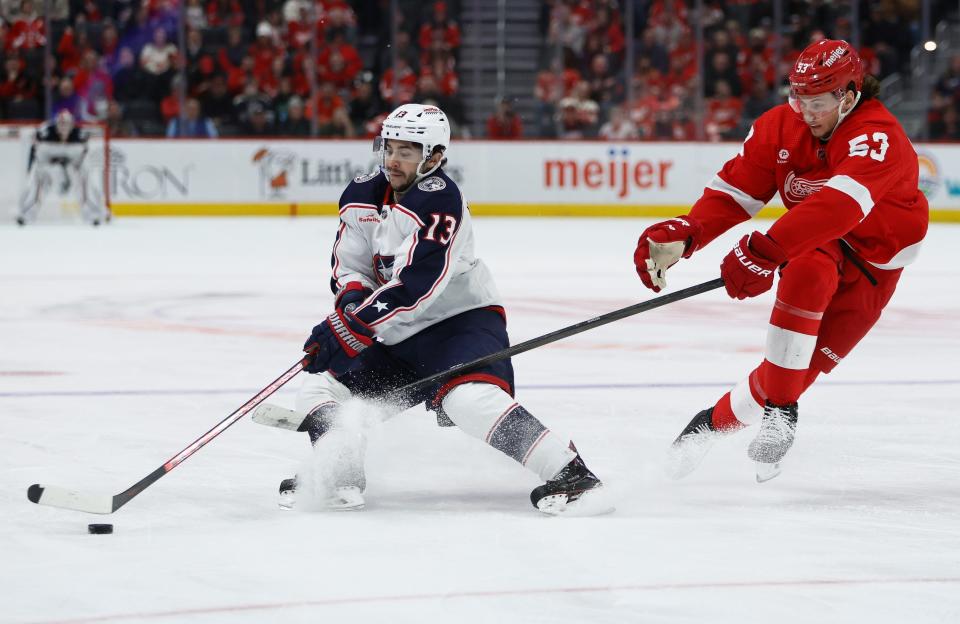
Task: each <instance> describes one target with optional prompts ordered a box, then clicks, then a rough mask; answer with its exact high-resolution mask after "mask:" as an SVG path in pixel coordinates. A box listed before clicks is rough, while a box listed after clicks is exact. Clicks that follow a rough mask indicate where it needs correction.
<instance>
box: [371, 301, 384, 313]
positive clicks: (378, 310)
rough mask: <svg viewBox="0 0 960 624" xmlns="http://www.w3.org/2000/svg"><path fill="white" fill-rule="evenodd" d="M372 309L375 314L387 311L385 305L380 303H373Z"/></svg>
mask: <svg viewBox="0 0 960 624" xmlns="http://www.w3.org/2000/svg"><path fill="white" fill-rule="evenodd" d="M373 307H375V308H376V309H377V312H383V311H384V310H386V309H387V304H386V303H383V302H382V301H375V302H374V303H373Z"/></svg>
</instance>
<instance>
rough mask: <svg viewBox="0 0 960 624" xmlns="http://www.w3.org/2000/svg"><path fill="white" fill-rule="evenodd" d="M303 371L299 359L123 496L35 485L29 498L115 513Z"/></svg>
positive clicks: (80, 509)
mask: <svg viewBox="0 0 960 624" xmlns="http://www.w3.org/2000/svg"><path fill="white" fill-rule="evenodd" d="M301 370H303V360H297V363H296V364H294V365H293V366H291V367H290V368H288V369H287V371H286V372H285V373H283V374H282V375H280V376H279V377H277V378H276V379H274V380H273V381H271V382H270V383H269V384H268V385H267V386H266V387H265V388H264V389H263V390H261V391H260V392H258V393H257V394H255V395H254V396H253V398H251V399H250V400H249V401H247V402H246V403H244V404H243V405H241V406H240V407H239V408H237V409H236V410H235V411H234V412H233V413H232V414H230V415H229V416H227V417H226V418H224V419H223V420H221V421H220V422H219V423H217V424H216V425H214V427H213V428H212V429H211V430H210V431H208V432H206V433H205V434H203V435H202V436H200V437H199V438H197V439H196V440H194V441H193V442H191V443H190V444H189V446H187V448H185V449H183V450H182V451H180V452H179V453H177V454H176V455H174V456H173V457H171V458H170V459H169V460H168V461H167V463H165V464H163V465H162V466H160V467H159V468H157V469H156V470H154V471H153V472H151V473H150V474H148V475H147V476H145V477H144V478H142V479H140V480H139V481H137V482H136V483H134V484H133V485H132V486H130V487H129V488H127V489H126V490H124V491H123V492H120V493H119V494H116V495H114V496H110V495H107V494H86V493H83V492H76V491H74V490H67V489H65V488H61V487H57V486H55V485H40V484H39V483H35V484H33V485H31V486H30V487H29V488H28V489H27V498H29V499H30V502H32V503H37V504H39V505H50V506H51V507H60V508H62V509H73V510H75V511H85V512H87V513H98V514H110V513H113V512H115V511H116V510H118V509H120V508H121V507H123V506H124V505H126V504H127V503H129V502H130V501H131V500H132V499H133V497H134V496H136V495H137V494H139V493H140V492H142V491H144V490H145V489H147V488H148V487H150V486H151V485H152V484H153V483H154V482H155V481H157V480H158V479H159V478H160V477H162V476H163V475H165V474H167V473H168V472H170V471H171V470H173V469H174V468H176V467H177V466H179V465H180V464H182V463H183V462H184V461H186V459H187V458H188V457H190V456H191V455H193V454H194V453H196V452H197V451H199V450H200V449H201V448H203V446H204V445H205V444H206V443H207V442H209V441H210V440H212V439H214V438H215V437H217V436H218V435H220V434H221V433H223V432H224V431H226V430H227V428H228V427H230V425H232V424H233V423H235V422H237V421H238V420H240V419H241V418H243V417H244V416H245V415H247V414H248V413H249V412H250V410H252V409H253V408H255V407H256V406H257V405H259V404H260V403H262V402H263V401H264V399H266V398H267V397H268V396H270V395H271V394H273V393H274V392H276V391H277V390H279V389H280V387H281V386H283V385H284V384H285V383H287V382H288V381H290V380H291V379H293V378H294V377H296V376H297V373H299V372H300V371H301Z"/></svg>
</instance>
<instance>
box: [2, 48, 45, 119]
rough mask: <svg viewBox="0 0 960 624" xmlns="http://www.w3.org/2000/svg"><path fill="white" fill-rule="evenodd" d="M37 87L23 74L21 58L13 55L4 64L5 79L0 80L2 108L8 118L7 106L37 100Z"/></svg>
mask: <svg viewBox="0 0 960 624" xmlns="http://www.w3.org/2000/svg"><path fill="white" fill-rule="evenodd" d="M36 97H37V85H36V83H34V81H33V80H31V79H30V77H29V76H27V75H26V74H24V72H23V61H22V60H21V59H20V57H18V56H15V55H11V56H8V57H7V58H6V59H5V60H4V62H3V77H2V79H0V106H2V111H3V114H4V116H6V114H7V113H6V109H7V105H8V104H9V103H10V102H17V101H23V100H30V99H35V98H36Z"/></svg>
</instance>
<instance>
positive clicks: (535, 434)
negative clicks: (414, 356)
mask: <svg viewBox="0 0 960 624" xmlns="http://www.w3.org/2000/svg"><path fill="white" fill-rule="evenodd" d="M443 411H444V412H446V414H447V416H449V417H450V420H452V421H453V422H454V423H456V424H457V426H458V427H460V428H461V429H462V430H464V431H466V432H467V433H469V434H470V435H472V436H473V437H475V438H479V439H481V440H483V441H484V442H486V443H487V444H489V445H490V446H492V447H493V448H495V449H497V450H498V451H500V452H502V453H503V454H505V455H508V456H510V457H512V458H513V459H515V460H517V461H518V462H520V463H521V464H523V465H524V466H526V467H527V468H528V469H530V470H531V471H533V472H534V473H536V474H537V475H539V476H540V478H541V479H543V480H544V481H548V480H550V479H552V478H553V477H555V476H556V475H557V473H558V472H560V470H561V469H562V468H563V467H564V466H566V465H567V464H568V463H569V462H570V460H572V459H573V458H574V457H576V455H577V454H576V452H574V451H573V450H572V449H571V448H570V445H569V442H568V441H567V440H564V439H561V438H560V437H559V436H558V435H557V434H555V433H553V432H551V431H550V430H549V429H547V428H546V427H545V426H544V424H543V423H541V422H540V421H539V420H538V419H537V418H536V417H535V416H534V415H533V414H531V413H530V412H528V411H527V410H526V409H524V407H523V406H522V405H520V404H519V403H517V402H516V401H514V400H513V398H512V397H511V396H510V395H509V394H507V393H506V392H504V391H503V390H502V389H501V388H499V387H497V386H495V385H493V384H488V383H467V384H461V385H459V386H457V387H456V388H454V389H453V390H451V391H450V392H449V393H448V394H447V396H446V397H444V399H443Z"/></svg>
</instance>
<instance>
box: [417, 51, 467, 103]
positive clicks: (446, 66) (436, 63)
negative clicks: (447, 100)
mask: <svg viewBox="0 0 960 624" xmlns="http://www.w3.org/2000/svg"><path fill="white" fill-rule="evenodd" d="M420 75H421V77H423V76H430V77H431V78H433V80H434V82H435V83H436V85H437V89H438V90H439V91H440V93H442V94H443V95H445V96H447V97H453V96H455V95H456V94H457V91H459V90H460V81H459V80H458V79H457V74H456V72H454V71H453V69H452V68H451V67H450V63H449V62H447V61H445V60H444V59H442V58H435V59H433V62H432V63H430V65H429V66H427V67H424V68H423V71H422V72H421V73H420ZM441 108H442V107H441ZM443 110H444V111H447V109H446V108H443Z"/></svg>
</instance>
